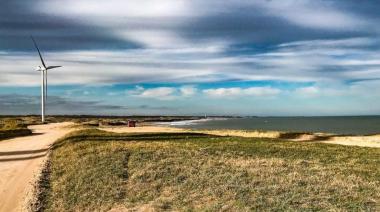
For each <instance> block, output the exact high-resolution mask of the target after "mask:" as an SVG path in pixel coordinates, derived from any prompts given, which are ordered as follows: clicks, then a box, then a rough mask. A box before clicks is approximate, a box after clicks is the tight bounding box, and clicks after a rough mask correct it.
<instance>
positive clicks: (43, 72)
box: [30, 36, 62, 123]
mask: <svg viewBox="0 0 380 212" xmlns="http://www.w3.org/2000/svg"><path fill="white" fill-rule="evenodd" d="M30 37H31V39H32V41H33V43H34V46H35V47H36V49H37V51H38V55H39V56H40V60H41V63H42V67H41V66H38V67H37V69H36V71H40V72H41V121H42V123H45V103H46V101H47V76H48V70H50V69H53V68H59V67H62V66H46V64H45V62H44V59H43V58H42V55H41V52H40V49H39V48H38V46H37V43H36V41H35V40H34V38H33V36H30Z"/></svg>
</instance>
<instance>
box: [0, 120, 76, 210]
mask: <svg viewBox="0 0 380 212" xmlns="http://www.w3.org/2000/svg"><path fill="white" fill-rule="evenodd" d="M71 124H72V123H68V122H66V123H54V124H47V125H35V126H31V127H30V129H32V130H33V133H34V135H32V136H26V137H19V138H14V139H9V140H4V141H0V212H10V211H25V210H26V206H27V201H28V198H30V197H31V195H32V190H33V183H34V182H36V180H37V179H38V174H39V173H40V171H41V168H42V165H43V163H44V161H45V160H46V154H47V151H48V148H49V146H50V145H51V144H52V143H53V142H54V141H56V140H57V139H58V138H60V137H63V136H64V135H65V134H67V133H69V132H70V131H73V129H72V128H69V127H68V126H69V125H71Z"/></svg>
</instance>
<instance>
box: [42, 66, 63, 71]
mask: <svg viewBox="0 0 380 212" xmlns="http://www.w3.org/2000/svg"><path fill="white" fill-rule="evenodd" d="M59 67H62V66H49V67H47V68H46V70H49V69H53V68H59Z"/></svg>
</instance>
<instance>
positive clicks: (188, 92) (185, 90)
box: [179, 86, 197, 97]
mask: <svg viewBox="0 0 380 212" xmlns="http://www.w3.org/2000/svg"><path fill="white" fill-rule="evenodd" d="M179 91H180V92H181V95H182V96H185V97H189V96H193V95H195V94H196V93H197V88H195V87H194V86H182V87H180V88H179Z"/></svg>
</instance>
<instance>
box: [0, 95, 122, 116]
mask: <svg viewBox="0 0 380 212" xmlns="http://www.w3.org/2000/svg"><path fill="white" fill-rule="evenodd" d="M126 110H127V107H125V106H119V105H109V104H102V103H101V102H99V101H78V100H73V99H68V98H63V97H58V96H49V98H48V103H47V113H48V114H49V111H54V114H123V113H124V112H125V111H126ZM39 113H40V97H38V96H29V95H18V94H14V95H0V115H12V114H17V115H24V114H39Z"/></svg>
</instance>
